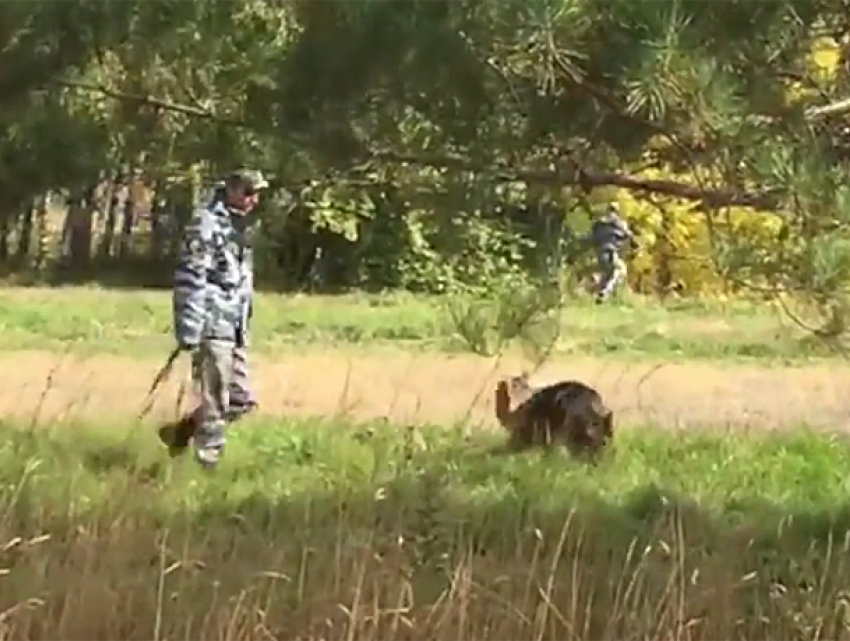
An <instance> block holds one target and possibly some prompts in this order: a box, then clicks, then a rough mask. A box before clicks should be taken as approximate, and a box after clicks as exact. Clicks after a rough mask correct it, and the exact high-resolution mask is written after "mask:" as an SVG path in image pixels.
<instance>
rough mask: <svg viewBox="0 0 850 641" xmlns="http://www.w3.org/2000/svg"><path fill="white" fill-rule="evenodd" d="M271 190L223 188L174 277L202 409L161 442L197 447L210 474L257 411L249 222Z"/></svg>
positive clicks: (242, 183) (256, 182)
mask: <svg viewBox="0 0 850 641" xmlns="http://www.w3.org/2000/svg"><path fill="white" fill-rule="evenodd" d="M266 187H268V182H267V181H266V180H265V178H264V177H263V175H262V174H261V173H260V172H257V171H250V170H240V171H237V172H234V173H232V174H231V175H229V176H228V177H227V178H226V180H225V181H224V183H223V184H221V185H218V186H217V188H216V189H215V190H214V193H213V196H212V198H211V199H210V201H209V203H208V204H206V205H205V206H203V207H201V208H200V209H198V210H197V211H196V212H195V214H194V216H193V219H192V221H191V223H190V224H189V226H188V227H187V229H186V232H185V235H184V238H183V244H182V247H181V251H180V257H179V261H178V265H177V269H176V271H175V274H174V297H173V312H174V332H175V337H176V339H177V342H178V345H179V346H180V348H181V349H183V350H186V351H188V352H190V353H191V355H192V381H193V383H194V385H195V386H196V389H197V392H198V394H199V396H200V406H199V407H198V408H197V410H195V411H194V412H193V413H192V415H190V416H188V417H185V418H184V419H182V420H181V421H180V422H179V423H177V424H176V425H171V426H166V427H165V428H163V429H162V430H160V436H161V438H163V440H164V441H166V442H167V444H168V445H170V446H171V447H172V448H174V449H177V450H179V449H181V448H183V449H185V447H187V446H188V442H189V440H190V439H192V440H193V441H194V449H195V457H196V459H197V460H198V462H199V463H201V465H203V466H205V467H214V466H215V465H216V464H217V463H218V461H219V459H220V458H221V454H222V452H223V450H224V444H225V434H224V430H225V423H226V422H229V421H231V420H234V419H236V418H238V417H240V416H242V415H243V414H245V413H246V412H249V411H251V410H253V409H254V408H256V402H255V401H254V398H253V395H252V394H251V391H250V388H249V385H248V364H247V354H246V348H247V334H248V323H249V321H250V319H251V316H252V313H253V281H254V278H253V254H252V242H251V236H252V221H251V220H250V217H249V215H250V213H251V212H252V211H253V209H254V208H255V207H256V206H257V203H258V202H259V194H260V192H261V191H262V190H263V189H265V188H266Z"/></svg>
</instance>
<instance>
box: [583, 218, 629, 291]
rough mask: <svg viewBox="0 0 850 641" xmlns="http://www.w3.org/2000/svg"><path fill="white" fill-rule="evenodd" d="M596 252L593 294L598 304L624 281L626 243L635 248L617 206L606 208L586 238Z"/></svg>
mask: <svg viewBox="0 0 850 641" xmlns="http://www.w3.org/2000/svg"><path fill="white" fill-rule="evenodd" d="M585 241H586V242H589V243H590V244H591V245H592V246H593V248H594V250H595V251H596V261H597V265H598V266H599V272H600V278H599V286H598V289H597V292H596V302H597V304H599V303H602V302H604V301H605V300H606V299H607V298H608V297H609V296H610V295H611V293H612V292H613V291H614V289H615V288H616V287H617V285H619V284H620V283H622V282H624V281H625V279H626V273H627V271H626V264H625V262H623V259H622V258H621V257H620V252H621V250H622V248H623V245H625V244H626V243H627V242H628V243H631V245H632V247H637V243H636V241H635V238H634V235H633V234H632V232H631V230H630V229H629V226H628V224H627V223H626V221H625V220H623V218H622V216H620V209H619V207H618V206H617V205H616V203H612V204H611V205H609V206H608V209H607V211H606V212H605V213H604V214H603V215H602V216H601V217H599V218H598V219H597V220H595V221H594V222H593V226H592V227H591V230H590V234H589V235H588V236H587V237H586V238H585Z"/></svg>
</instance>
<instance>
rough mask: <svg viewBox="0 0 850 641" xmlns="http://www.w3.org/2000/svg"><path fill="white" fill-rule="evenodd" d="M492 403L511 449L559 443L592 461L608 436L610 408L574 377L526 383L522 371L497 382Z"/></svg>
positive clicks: (611, 429)
mask: <svg viewBox="0 0 850 641" xmlns="http://www.w3.org/2000/svg"><path fill="white" fill-rule="evenodd" d="M495 407H496V418H497V419H498V421H499V423H500V425H501V426H502V427H503V428H504V429H505V430H506V431H507V432H508V434H509V437H510V446H511V447H512V449H527V448H530V447H540V446H542V447H549V446H552V445H564V446H566V447H567V449H568V450H569V451H570V452H571V453H572V454H574V455H577V456H588V457H589V458H591V459H592V460H595V459H596V458H597V457H598V455H599V454H600V453H601V451H602V450H603V449H604V448H605V447H606V446H607V445H608V444H609V443H611V442H612V441H613V439H614V412H613V411H612V410H611V409H610V408H609V407H608V406H607V405H606V404H605V402H604V401H603V399H602V395H601V394H600V393H599V392H598V391H597V390H595V389H594V388H592V387H590V386H589V385H586V384H584V383H581V382H579V381H572V380H570V381H562V382H560V383H554V384H552V385H547V386H544V387H532V386H531V385H530V384H529V382H528V375H527V374H525V373H523V374H522V375H520V376H511V377H508V378H506V379H502V380H500V381H499V382H498V383H497V385H496V393H495Z"/></svg>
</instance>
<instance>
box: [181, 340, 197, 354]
mask: <svg viewBox="0 0 850 641" xmlns="http://www.w3.org/2000/svg"><path fill="white" fill-rule="evenodd" d="M177 347H179V348H180V351H181V352H194V351H195V350H196V349H198V344H197V343H186V342H181V343H178V344H177Z"/></svg>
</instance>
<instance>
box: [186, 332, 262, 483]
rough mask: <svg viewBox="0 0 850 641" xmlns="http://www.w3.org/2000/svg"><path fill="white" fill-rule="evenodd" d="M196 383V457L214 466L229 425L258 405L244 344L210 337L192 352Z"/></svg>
mask: <svg viewBox="0 0 850 641" xmlns="http://www.w3.org/2000/svg"><path fill="white" fill-rule="evenodd" d="M192 382H193V384H194V386H195V390H196V392H197V395H198V397H199V400H200V405H199V407H198V411H197V415H196V416H197V425H196V429H195V433H194V445H195V457H196V458H197V459H198V462H199V463H201V464H202V465H204V466H207V467H212V466H214V465H215V464H216V463H217V462H218V460H219V458H220V457H221V454H222V452H223V451H224V445H225V441H226V439H225V433H224V431H225V425H226V423H229V422H231V421H233V420H236V419H238V418H239V417H240V416H242V414H245V413H246V412H249V411H250V410H251V409H252V408H253V406H254V405H255V402H254V399H253V395H252V394H251V390H250V388H249V386H248V361H247V353H246V351H245V348H244V347H241V346H237V345H236V343H235V342H234V341H230V340H219V339H208V340H205V341H203V342H202V343H201V345H200V346H199V347H198V349H197V350H196V351H195V352H194V353H193V354H192Z"/></svg>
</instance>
